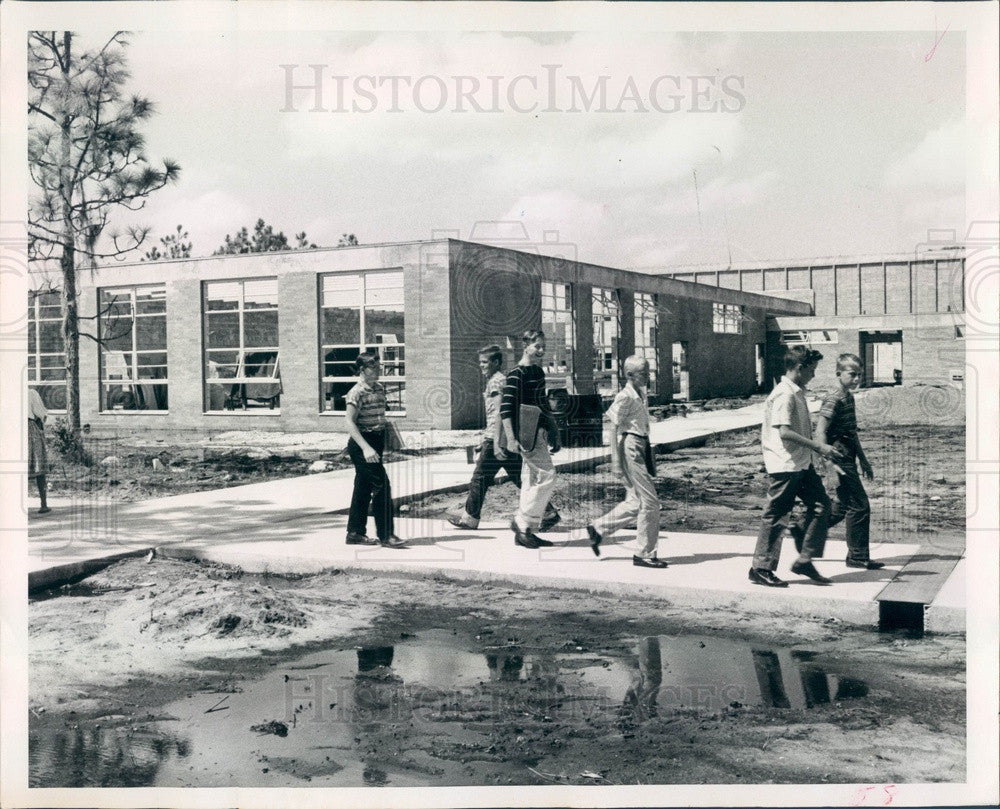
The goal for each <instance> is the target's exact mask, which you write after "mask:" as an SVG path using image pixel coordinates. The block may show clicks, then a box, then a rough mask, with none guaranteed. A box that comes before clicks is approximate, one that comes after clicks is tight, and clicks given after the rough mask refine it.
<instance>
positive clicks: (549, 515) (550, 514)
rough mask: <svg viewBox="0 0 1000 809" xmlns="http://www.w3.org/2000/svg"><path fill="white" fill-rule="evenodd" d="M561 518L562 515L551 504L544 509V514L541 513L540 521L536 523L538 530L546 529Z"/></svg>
mask: <svg viewBox="0 0 1000 809" xmlns="http://www.w3.org/2000/svg"><path fill="white" fill-rule="evenodd" d="M561 519H562V516H561V515H560V514H559V512H558V511H556V510H555V509H554V508H552V506H549V507H548V508H547V509H545V514H543V515H542V521H541V523H539V525H538V530H539V531H548V530H549V529H550V528H551V527H552V526H553V525H555V524H556V523H558V522H559V521H560V520H561Z"/></svg>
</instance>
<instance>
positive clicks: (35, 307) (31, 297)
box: [25, 289, 66, 415]
mask: <svg viewBox="0 0 1000 809" xmlns="http://www.w3.org/2000/svg"><path fill="white" fill-rule="evenodd" d="M43 295H55V296H57V297H58V300H59V314H58V315H57V316H56V317H45V318H42V317H41V316H40V311H39V310H40V309H42V308H43V307H42V305H41V297H42V296H43ZM51 306H52V304H49V305H48V306H46V307H44V308H51ZM28 322H29V324H30V323H34V325H35V350H34V351H32V350H31V345H30V343H31V341H30V339H29V340H27V343H28V357H27V359H26V360H25V362H26V363H27V372H28V387H29V388H50V387H51V388H54V387H59V386H62V388H63V390H64V391H65V388H66V342H65V339H64V337H63V335H62V290H59V289H35V290H29V291H28ZM41 323H58V324H59V340H60V342H61V343H62V351H42V350H41V349H42V340H41V338H42V330H41V326H40V324H41ZM28 328H29V330H30V326H29V327H28ZM29 334H30V331H29ZM42 357H62V365H43V364H42ZM32 359H33V360H34V367H32V364H31V362H30V360H32ZM43 367H44V368H50V369H51V368H60V369H62V373H63V378H62V379H42V378H41V371H42V368H43ZM32 376H34V378H32ZM39 395H40V396H41V391H39ZM64 395H65V394H64ZM42 398H43V400H44V399H45V398H46V397H44V396H43V397H42ZM46 409H47V410H48V412H49V413H52V414H54V415H65V413H66V408H65V407H61V408H58V407H49V406H48V405H47V404H46Z"/></svg>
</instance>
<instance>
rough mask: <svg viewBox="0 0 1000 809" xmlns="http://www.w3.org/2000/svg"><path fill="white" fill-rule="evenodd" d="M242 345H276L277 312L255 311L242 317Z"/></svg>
mask: <svg viewBox="0 0 1000 809" xmlns="http://www.w3.org/2000/svg"><path fill="white" fill-rule="evenodd" d="M243 344H244V345H246V346H270V347H274V346H277V345H278V312H277V311H276V310H272V311H257V312H246V313H245V314H244V315H243Z"/></svg>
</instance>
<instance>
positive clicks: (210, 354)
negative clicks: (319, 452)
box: [204, 278, 281, 412]
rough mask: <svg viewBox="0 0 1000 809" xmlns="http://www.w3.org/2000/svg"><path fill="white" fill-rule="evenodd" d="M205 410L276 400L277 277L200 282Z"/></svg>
mask: <svg viewBox="0 0 1000 809" xmlns="http://www.w3.org/2000/svg"><path fill="white" fill-rule="evenodd" d="M204 307H205V310H204V311H205V409H206V410H207V411H208V412H217V411H223V410H255V409H260V408H268V409H270V410H274V409H276V408H278V407H279V406H280V404H281V368H280V366H279V363H278V279H277V278H256V279H253V280H244V281H206V282H205V284H204Z"/></svg>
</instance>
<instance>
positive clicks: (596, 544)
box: [587, 525, 604, 556]
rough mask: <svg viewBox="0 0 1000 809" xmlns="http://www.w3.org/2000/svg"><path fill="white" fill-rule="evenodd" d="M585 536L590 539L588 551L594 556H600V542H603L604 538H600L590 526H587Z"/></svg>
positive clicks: (596, 531)
mask: <svg viewBox="0 0 1000 809" xmlns="http://www.w3.org/2000/svg"><path fill="white" fill-rule="evenodd" d="M587 536H589V537H590V549H591V550H592V551H593V552H594V556H600V555H601V540H603V539H604V537H602V536H601V534H600V532H599V531H598V530H597V529H596V528H594V526H592V525H588V526H587Z"/></svg>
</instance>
